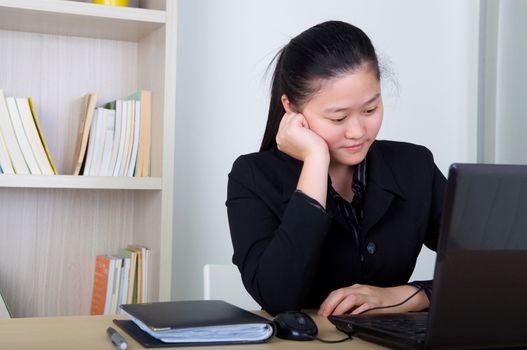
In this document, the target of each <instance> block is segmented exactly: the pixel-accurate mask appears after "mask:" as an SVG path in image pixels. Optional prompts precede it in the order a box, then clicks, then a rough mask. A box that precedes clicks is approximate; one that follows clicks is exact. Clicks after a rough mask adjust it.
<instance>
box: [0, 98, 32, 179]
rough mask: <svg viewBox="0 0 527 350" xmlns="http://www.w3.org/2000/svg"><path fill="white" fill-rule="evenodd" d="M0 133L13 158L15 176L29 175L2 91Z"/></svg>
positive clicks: (0, 99)
mask: <svg viewBox="0 0 527 350" xmlns="http://www.w3.org/2000/svg"><path fill="white" fill-rule="evenodd" d="M0 131H1V132H2V136H3V137H4V142H5V146H6V148H7V153H9V157H10V158H11V163H12V165H13V169H14V171H15V174H29V173H30V172H29V168H28V167H27V164H26V161H25V159H24V156H23V155H22V150H21V149H20V145H19V144H18V140H17V138H16V135H15V130H14V129H13V124H12V123H11V117H10V116H9V110H8V108H7V103H6V98H5V95H4V91H3V90H1V89H0Z"/></svg>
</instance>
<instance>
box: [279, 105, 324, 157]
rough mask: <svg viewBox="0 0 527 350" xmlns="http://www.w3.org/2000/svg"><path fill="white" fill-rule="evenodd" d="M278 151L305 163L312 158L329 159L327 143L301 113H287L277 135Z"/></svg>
mask: <svg viewBox="0 0 527 350" xmlns="http://www.w3.org/2000/svg"><path fill="white" fill-rule="evenodd" d="M276 144H277V146H278V149H279V150H280V151H282V152H284V153H286V154H288V155H289V156H291V157H293V158H295V159H298V160H301V161H305V160H306V159H307V158H310V157H320V158H321V159H329V151H328V145H327V143H326V141H324V139H323V138H322V137H320V136H319V135H317V134H316V133H315V132H313V131H312V130H311V129H309V125H308V123H307V120H306V118H305V117H304V116H303V115H302V114H300V113H293V112H290V113H286V114H284V116H283V118H282V120H281V121H280V126H279V128H278V133H277V135H276Z"/></svg>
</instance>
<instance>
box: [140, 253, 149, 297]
mask: <svg viewBox="0 0 527 350" xmlns="http://www.w3.org/2000/svg"><path fill="white" fill-rule="evenodd" d="M141 253H142V254H143V261H142V264H143V266H142V267H143V280H142V283H143V285H142V288H143V293H142V295H141V299H142V302H143V303H146V302H148V278H149V277H148V275H149V274H148V266H149V265H150V249H148V248H146V247H143V248H142V249H141Z"/></svg>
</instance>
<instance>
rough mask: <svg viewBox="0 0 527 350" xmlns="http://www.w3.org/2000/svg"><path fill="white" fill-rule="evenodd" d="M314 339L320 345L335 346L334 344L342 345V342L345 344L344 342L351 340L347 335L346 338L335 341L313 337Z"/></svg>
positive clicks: (349, 335)
mask: <svg viewBox="0 0 527 350" xmlns="http://www.w3.org/2000/svg"><path fill="white" fill-rule="evenodd" d="M314 339H316V340H318V341H319V342H322V343H327V344H335V343H342V342H345V341H346V340H348V339H349V340H352V339H353V338H352V337H351V334H348V336H347V337H346V338H342V339H337V340H328V339H321V338H319V337H314Z"/></svg>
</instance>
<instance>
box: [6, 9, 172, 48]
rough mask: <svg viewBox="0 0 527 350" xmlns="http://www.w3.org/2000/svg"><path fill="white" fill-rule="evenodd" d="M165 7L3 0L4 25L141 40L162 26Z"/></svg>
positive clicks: (60, 33) (101, 37)
mask: <svg viewBox="0 0 527 350" xmlns="http://www.w3.org/2000/svg"><path fill="white" fill-rule="evenodd" d="M165 22H166V13H165V11H159V10H150V9H141V8H132V7H118V6H105V5H97V4H91V3H83V2H76V1H64V0H39V1H32V0H0V29H5V30H13V31H22V32H33V33H41V34H57V35H68V36H81V37H89V38H99V39H112V40H124V41H139V40H140V39H142V38H144V37H146V36H148V35H149V34H150V33H152V32H154V31H156V30H157V29H158V28H160V27H162V26H163V25H164V24H165Z"/></svg>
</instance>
